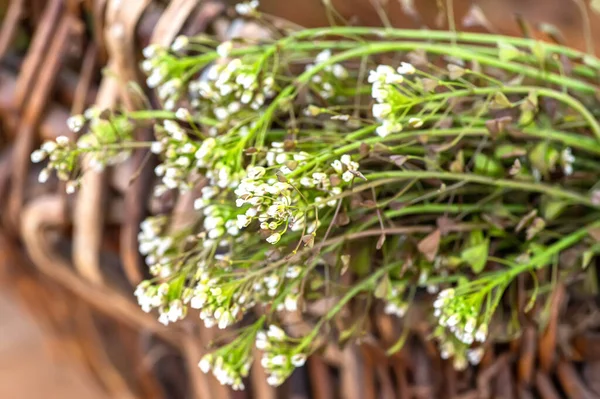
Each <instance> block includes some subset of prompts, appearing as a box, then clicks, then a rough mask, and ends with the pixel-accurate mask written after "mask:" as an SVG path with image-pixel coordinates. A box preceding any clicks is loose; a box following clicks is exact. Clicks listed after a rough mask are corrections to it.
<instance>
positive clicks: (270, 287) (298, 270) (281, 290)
mask: <svg viewBox="0 0 600 399" xmlns="http://www.w3.org/2000/svg"><path fill="white" fill-rule="evenodd" d="M302 271H303V269H302V267H300V266H288V268H287V270H286V272H285V275H282V274H281V272H280V271H279V270H276V271H274V272H273V273H270V274H268V275H266V276H264V277H263V278H262V279H260V280H258V281H255V282H254V284H253V286H252V289H253V291H254V300H255V301H256V302H258V303H260V304H269V305H271V304H273V305H274V304H276V306H275V309H276V310H277V311H278V312H283V311H287V312H295V311H297V310H298V303H299V300H300V282H301V278H300V277H301V276H302Z"/></svg>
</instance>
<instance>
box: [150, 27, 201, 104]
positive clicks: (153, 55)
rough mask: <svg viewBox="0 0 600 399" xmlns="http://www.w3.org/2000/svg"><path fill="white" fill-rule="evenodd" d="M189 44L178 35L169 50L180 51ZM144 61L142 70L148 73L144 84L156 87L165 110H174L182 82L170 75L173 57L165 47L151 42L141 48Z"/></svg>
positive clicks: (173, 62) (173, 61)
mask: <svg viewBox="0 0 600 399" xmlns="http://www.w3.org/2000/svg"><path fill="white" fill-rule="evenodd" d="M188 44H189V39H188V38H186V37H184V36H180V37H177V38H176V39H175V41H174V42H173V44H172V45H171V50H173V51H175V52H179V51H182V50H183V49H185V47H187V45H188ZM143 55H144V58H145V59H144V61H142V70H143V71H144V72H145V73H146V74H147V75H148V78H147V79H146V84H147V85H148V87H149V88H151V89H157V93H158V97H159V98H160V99H161V101H162V103H163V106H164V108H165V109H167V110H174V109H175V107H176V104H177V101H178V100H179V97H180V96H181V94H182V88H183V86H184V82H182V81H181V79H180V78H179V77H177V76H175V77H170V75H171V65H175V64H176V63H175V58H174V57H173V56H172V55H171V54H169V52H168V51H167V49H166V48H164V47H162V46H159V45H158V44H151V45H149V46H148V47H146V48H144V50H143Z"/></svg>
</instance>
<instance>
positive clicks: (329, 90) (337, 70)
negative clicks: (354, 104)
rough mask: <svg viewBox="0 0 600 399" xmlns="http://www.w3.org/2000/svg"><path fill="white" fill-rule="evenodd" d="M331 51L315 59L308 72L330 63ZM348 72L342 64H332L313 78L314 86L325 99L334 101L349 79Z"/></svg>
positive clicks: (318, 55) (307, 68)
mask: <svg viewBox="0 0 600 399" xmlns="http://www.w3.org/2000/svg"><path fill="white" fill-rule="evenodd" d="M331 55H332V54H331V50H323V51H322V52H320V53H319V54H317V56H316V57H315V63H314V64H308V65H307V66H306V70H307V71H310V70H312V69H313V68H315V66H316V65H319V64H323V63H325V62H328V61H329V59H330V58H331ZM348 77H349V73H348V70H347V69H346V68H345V67H344V66H343V65H341V64H331V65H326V66H325V67H323V69H322V70H320V71H319V72H317V73H316V74H314V75H313V76H312V78H311V83H312V86H313V87H314V89H315V91H316V92H317V93H318V94H319V96H320V97H322V98H323V99H325V100H327V99H332V98H334V97H335V96H336V95H337V94H338V91H339V90H338V89H339V87H340V86H342V83H343V82H344V80H346V79H348Z"/></svg>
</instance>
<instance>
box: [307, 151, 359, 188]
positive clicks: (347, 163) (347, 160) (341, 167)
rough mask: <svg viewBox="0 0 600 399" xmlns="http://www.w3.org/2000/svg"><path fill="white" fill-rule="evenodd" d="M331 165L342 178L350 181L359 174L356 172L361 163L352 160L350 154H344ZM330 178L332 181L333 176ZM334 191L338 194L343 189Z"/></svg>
mask: <svg viewBox="0 0 600 399" xmlns="http://www.w3.org/2000/svg"><path fill="white" fill-rule="evenodd" d="M331 167H332V168H333V170H334V171H335V172H336V173H337V174H338V175H339V176H340V177H341V178H342V180H343V181H345V182H346V183H350V182H351V181H352V180H353V179H354V178H355V177H356V176H357V173H356V172H358V167H359V165H358V162H356V161H353V160H352V157H351V156H350V155H348V154H344V155H342V156H341V158H340V159H336V160H335V161H333V162H332V163H331ZM313 177H314V176H313ZM328 180H329V181H330V182H331V178H329V179H328ZM337 191H339V190H337ZM332 193H333V194H334V195H338V194H340V193H341V191H340V192H332Z"/></svg>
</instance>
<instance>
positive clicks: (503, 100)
mask: <svg viewBox="0 0 600 399" xmlns="http://www.w3.org/2000/svg"><path fill="white" fill-rule="evenodd" d="M512 106H513V105H512V103H511V102H510V101H509V100H508V98H507V97H506V96H505V95H504V93H502V92H501V91H499V92H496V94H494V100H493V101H492V104H491V106H490V108H492V109H505V108H512Z"/></svg>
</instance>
